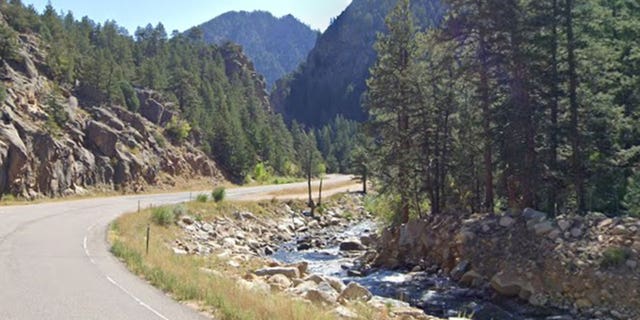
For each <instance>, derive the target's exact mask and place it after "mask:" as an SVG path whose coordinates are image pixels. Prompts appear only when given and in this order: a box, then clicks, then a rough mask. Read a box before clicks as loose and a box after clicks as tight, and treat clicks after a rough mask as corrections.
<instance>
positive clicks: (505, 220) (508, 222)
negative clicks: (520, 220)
mask: <svg viewBox="0 0 640 320" xmlns="http://www.w3.org/2000/svg"><path fill="white" fill-rule="evenodd" d="M514 223H516V220H515V219H514V218H511V217H509V216H503V217H502V218H500V222H499V224H500V226H502V227H505V228H509V227H511V226H512V225H513V224H514Z"/></svg>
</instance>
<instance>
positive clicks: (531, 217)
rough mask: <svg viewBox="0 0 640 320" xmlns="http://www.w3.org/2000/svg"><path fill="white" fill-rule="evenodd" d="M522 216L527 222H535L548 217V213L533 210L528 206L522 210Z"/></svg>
mask: <svg viewBox="0 0 640 320" xmlns="http://www.w3.org/2000/svg"><path fill="white" fill-rule="evenodd" d="M522 216H523V217H524V219H525V220H526V221H527V222H532V223H533V224H536V223H539V222H542V221H544V220H545V219H547V214H546V213H544V212H542V211H537V210H533V209H531V208H526V209H524V211H523V212H522Z"/></svg>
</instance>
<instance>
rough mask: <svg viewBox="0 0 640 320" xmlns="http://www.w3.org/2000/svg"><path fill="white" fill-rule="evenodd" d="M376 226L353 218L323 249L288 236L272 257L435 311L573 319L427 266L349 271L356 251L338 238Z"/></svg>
mask: <svg viewBox="0 0 640 320" xmlns="http://www.w3.org/2000/svg"><path fill="white" fill-rule="evenodd" d="M375 229H376V225H375V223H374V222H372V221H370V220H367V221H363V222H359V223H356V224H353V225H351V226H350V227H348V228H347V229H345V230H343V231H342V232H341V233H340V234H338V235H337V236H335V237H333V238H332V239H331V240H332V241H328V242H329V243H330V244H331V245H329V246H328V247H327V248H325V249H309V250H302V251H297V250H296V247H297V242H296V241H292V242H288V243H285V244H283V245H282V246H281V247H280V248H279V250H278V251H277V252H276V253H275V254H274V255H273V258H274V259H276V260H279V261H281V262H285V263H295V262H300V261H306V262H308V263H309V272H311V273H315V274H319V275H327V276H333V277H338V278H340V279H342V280H343V281H344V282H345V283H349V282H351V281H355V282H357V283H359V284H361V285H363V286H365V287H366V288H367V289H369V290H370V291H371V292H372V293H373V294H375V295H378V296H382V297H386V298H393V299H399V300H403V301H406V302H409V303H410V304H411V305H412V306H414V307H418V308H421V309H423V310H424V311H425V313H427V314H429V315H433V316H437V317H445V318H446V317H456V316H460V315H472V317H473V319H479V320H484V319H487V320H488V319H495V320H503V319H504V320H516V319H517V320H520V319H532V320H539V319H544V320H565V319H567V320H569V319H576V318H575V317H572V316H570V315H569V314H568V312H563V311H560V310H556V309H547V308H538V307H532V306H530V305H527V304H524V303H522V302H520V301H518V300H516V299H504V298H503V299H501V298H493V299H492V298H490V297H491V296H492V295H491V293H490V292H486V291H482V290H476V289H468V288H462V287H460V286H458V285H457V284H456V283H455V282H454V281H451V280H450V279H449V278H447V277H443V276H438V275H434V274H429V273H426V272H407V271H396V270H386V269H379V270H377V271H375V272H372V273H370V274H367V275H366V276H363V277H353V276H350V275H349V272H348V270H349V269H350V268H351V267H353V266H354V263H355V259H356V257H355V256H353V255H352V254H349V253H345V252H341V251H340V249H339V243H340V240H342V239H349V238H359V237H360V236H363V235H368V234H369V233H370V232H371V230H375Z"/></svg>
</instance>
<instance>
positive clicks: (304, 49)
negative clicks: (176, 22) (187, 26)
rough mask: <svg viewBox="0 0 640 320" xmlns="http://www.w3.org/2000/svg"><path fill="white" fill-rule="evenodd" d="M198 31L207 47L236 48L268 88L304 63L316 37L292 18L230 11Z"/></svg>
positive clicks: (206, 23)
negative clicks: (232, 45)
mask: <svg viewBox="0 0 640 320" xmlns="http://www.w3.org/2000/svg"><path fill="white" fill-rule="evenodd" d="M199 27H200V28H201V30H202V32H203V36H204V40H205V41H206V42H207V43H212V44H222V43H224V42H228V41H231V42H235V43H237V44H240V45H241V46H242V47H243V49H244V52H245V53H246V54H247V56H249V57H250V58H251V60H252V61H253V63H254V65H255V67H256V69H257V71H258V72H259V73H261V74H262V75H264V77H265V79H266V81H267V87H269V88H270V87H272V85H273V84H274V83H275V81H276V80H278V79H280V78H282V77H283V76H284V75H286V74H288V73H290V72H292V71H294V70H295V69H296V68H297V67H298V65H299V64H300V63H301V62H302V61H304V59H305V58H306V56H307V54H308V53H309V51H311V49H312V48H313V46H314V45H315V43H316V39H317V37H318V32H317V31H314V30H312V29H311V28H310V27H309V26H308V25H306V24H304V23H302V22H300V20H298V19H296V18H295V17H294V16H292V15H286V16H283V17H281V18H276V17H274V16H273V15H272V14H271V13H269V12H266V11H253V12H247V11H239V12H238V11H231V12H227V13H224V14H222V15H220V16H218V17H216V18H214V19H212V20H210V21H208V22H205V23H203V24H201V25H200V26H199Z"/></svg>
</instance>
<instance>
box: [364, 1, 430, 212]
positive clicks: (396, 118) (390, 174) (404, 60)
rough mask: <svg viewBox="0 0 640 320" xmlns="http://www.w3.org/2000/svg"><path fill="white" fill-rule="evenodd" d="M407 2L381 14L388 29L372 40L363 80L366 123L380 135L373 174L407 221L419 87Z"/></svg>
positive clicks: (413, 184) (400, 2)
mask: <svg viewBox="0 0 640 320" xmlns="http://www.w3.org/2000/svg"><path fill="white" fill-rule="evenodd" d="M409 8H410V6H409V1H408V0H400V1H398V4H397V5H396V7H395V9H394V10H393V11H392V12H391V13H390V14H389V16H388V17H387V19H386V25H387V29H388V33H387V34H383V35H380V37H379V38H378V41H377V42H376V51H377V52H378V61H377V62H376V63H375V65H374V66H373V67H372V68H371V72H370V73H371V77H370V78H369V80H368V81H367V86H368V88H369V91H368V93H367V103H366V105H367V109H368V111H369V114H370V122H371V126H372V128H373V129H374V130H375V134H376V136H378V137H379V139H380V141H381V142H380V146H379V150H380V152H382V153H383V155H382V157H381V159H382V160H381V161H380V166H379V167H378V168H376V170H375V172H374V174H376V175H377V176H379V177H380V179H381V181H382V182H383V184H384V186H383V190H385V189H388V190H389V191H390V192H397V193H398V194H399V195H400V202H401V203H400V205H401V212H400V213H399V218H398V222H400V223H405V222H407V221H408V220H409V214H410V209H411V203H412V202H413V201H412V199H413V197H412V196H413V195H412V191H414V190H415V189H416V188H415V185H416V181H415V180H416V179H417V176H416V174H415V173H414V172H413V170H415V168H414V166H413V165H412V163H414V161H412V159H411V157H412V156H414V155H415V153H413V150H412V144H413V143H412V141H411V130H412V128H411V127H410V125H411V124H410V121H409V120H410V117H411V113H412V112H413V111H414V109H415V107H416V105H417V103H418V95H419V93H418V87H417V83H416V81H415V78H414V77H413V73H412V71H413V63H414V61H413V60H414V59H415V53H416V43H415V30H414V26H413V22H412V16H411V12H410V10H409Z"/></svg>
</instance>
